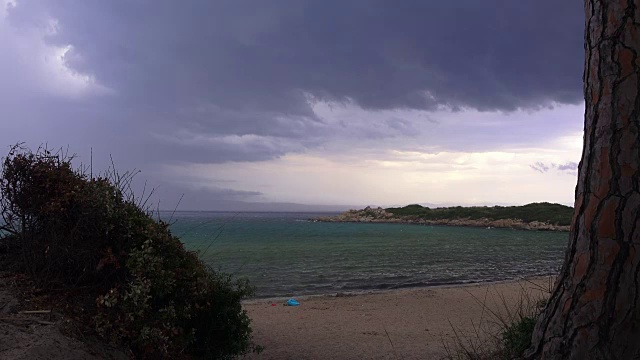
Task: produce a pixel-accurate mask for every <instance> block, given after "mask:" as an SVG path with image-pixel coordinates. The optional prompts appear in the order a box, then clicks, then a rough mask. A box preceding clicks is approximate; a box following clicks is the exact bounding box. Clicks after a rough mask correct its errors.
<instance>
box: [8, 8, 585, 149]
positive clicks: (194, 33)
mask: <svg viewBox="0 0 640 360" xmlns="http://www.w3.org/2000/svg"><path fill="white" fill-rule="evenodd" d="M34 4H37V6H38V7H40V6H46V7H45V8H39V9H40V10H39V12H35V11H34V10H33V9H34V7H35V6H36V5H32V4H31V3H30V2H29V1H27V0H24V1H20V2H19V3H18V6H17V8H16V9H14V11H12V17H13V22H14V23H18V24H24V23H27V24H29V23H30V22H29V21H28V19H30V17H29V15H30V14H32V13H36V14H39V13H41V12H42V11H45V12H46V13H47V14H50V15H51V16H53V17H54V18H56V19H58V20H59V27H58V28H59V31H58V34H57V35H55V36H53V37H51V39H50V40H51V41H52V42H54V43H58V44H63V45H66V44H72V45H73V46H74V49H73V50H72V51H71V52H70V53H68V54H67V57H66V62H67V64H68V65H69V66H70V67H71V68H73V69H75V70H78V71H80V72H84V73H90V74H94V75H95V77H96V79H97V81H98V82H99V83H101V84H103V85H105V86H107V87H109V88H112V89H114V90H115V91H116V92H117V93H118V94H119V95H118V96H119V99H120V100H121V103H120V104H119V106H121V107H124V108H127V109H130V110H132V111H134V110H135V111H141V112H143V114H144V115H146V116H143V117H142V118H140V119H138V120H139V121H155V122H162V121H169V122H174V121H183V122H185V123H191V124H194V125H199V124H204V126H205V129H204V130H205V131H208V132H215V133H217V134H220V133H232V134H246V133H252V134H254V133H259V134H269V133H277V135H278V136H294V137H295V136H297V137H299V136H304V134H305V125H306V124H305V121H306V122H309V121H317V119H314V115H313V113H312V111H311V110H310V108H309V105H308V102H309V101H313V100H326V101H337V102H345V101H354V102H356V103H357V104H358V105H360V106H362V107H364V108H371V109H392V108H415V109H433V108H434V107H436V106H438V105H445V106H450V107H453V108H457V107H472V108H477V109H481V110H513V109H516V108H537V107H540V106H545V105H548V104H550V103H551V102H560V103H577V102H579V101H581V99H582V94H581V73H582V27H583V11H582V5H581V3H580V2H578V1H563V2H557V1H553V0H544V1H526V2H522V1H510V0H493V1H476V0H467V1H457V2H455V3H450V2H427V1H418V0H415V1H410V0H406V1H402V2H396V1H381V0H371V1H358V0H354V1H343V0H340V1H300V0H289V1H286V0H283V1H270V2H264V1H187V2H176V1H82V2H77V1H49V2H46V3H45V4H46V5H42V3H41V2H34ZM202 108H208V111H199V110H198V109H202ZM230 112H240V114H241V117H242V119H240V120H239V121H230V119H233V120H237V119H234V116H233V115H230V114H229V113H230ZM278 116H299V117H301V119H304V121H303V122H302V125H301V126H299V127H298V128H295V127H294V128H292V129H289V128H288V127H283V126H280V127H276V128H274V127H273V125H274V119H276V118H277V117H278ZM236 117H237V116H236Z"/></svg>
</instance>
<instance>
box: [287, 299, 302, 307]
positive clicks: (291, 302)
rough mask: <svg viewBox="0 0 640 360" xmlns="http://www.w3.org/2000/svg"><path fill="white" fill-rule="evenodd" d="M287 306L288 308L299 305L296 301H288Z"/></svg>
mask: <svg viewBox="0 0 640 360" xmlns="http://www.w3.org/2000/svg"><path fill="white" fill-rule="evenodd" d="M287 305H289V306H298V305H300V303H299V302H298V301H297V300H296V299H289V300H288V301H287Z"/></svg>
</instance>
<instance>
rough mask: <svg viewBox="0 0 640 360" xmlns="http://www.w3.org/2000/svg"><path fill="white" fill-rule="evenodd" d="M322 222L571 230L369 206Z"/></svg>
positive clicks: (539, 223)
mask: <svg viewBox="0 0 640 360" xmlns="http://www.w3.org/2000/svg"><path fill="white" fill-rule="evenodd" d="M313 220H314V221H320V222H364V223H367V222H369V223H399V224H420V225H448V226H472V227H484V228H509V229H518V230H537V231H569V228H570V227H569V226H565V225H554V224H549V223H546V222H540V221H531V222H524V221H522V220H520V219H499V220H492V219H486V218H480V219H468V218H467V219H437V220H426V219H420V218H417V217H412V216H406V217H402V216H396V215H394V214H392V213H390V212H388V211H386V210H385V209H383V208H381V207H378V208H371V207H369V206H367V207H366V208H364V209H362V210H349V211H346V212H344V213H342V214H339V215H336V216H325V217H319V218H315V219H313Z"/></svg>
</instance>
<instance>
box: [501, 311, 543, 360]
mask: <svg viewBox="0 0 640 360" xmlns="http://www.w3.org/2000/svg"><path fill="white" fill-rule="evenodd" d="M535 326H536V318H535V317H533V316H523V317H521V318H520V319H519V320H518V321H516V322H514V323H511V324H508V325H507V326H506V327H505V329H504V330H503V333H502V345H503V351H504V354H505V358H507V359H512V358H515V357H519V356H522V354H524V352H525V350H527V348H529V345H531V337H532V336H533V329H534V328H535Z"/></svg>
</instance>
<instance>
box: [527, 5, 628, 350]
mask: <svg viewBox="0 0 640 360" xmlns="http://www.w3.org/2000/svg"><path fill="white" fill-rule="evenodd" d="M585 13H586V27H585V71H584V78H583V80H584V96H585V105H586V108H585V132H584V148H583V152H582V160H581V162H580V166H579V172H578V184H577V186H576V194H575V195H576V199H575V210H574V217H573V223H572V226H571V233H570V241H569V245H568V248H567V253H566V255H565V262H564V265H563V267H562V270H561V273H560V275H559V277H558V280H557V282H556V285H555V288H554V290H553V292H552V294H551V298H550V300H549V302H548V304H547V306H546V308H545V311H544V312H543V314H542V315H541V316H540V319H539V320H538V323H537V325H536V328H535V330H534V335H533V339H532V345H531V348H530V349H529V350H528V352H527V355H526V357H527V358H529V359H640V302H639V297H640V275H639V274H640V218H639V208H640V185H639V184H640V171H639V169H640V152H639V145H640V132H639V130H640V121H639V116H640V97H639V94H638V93H639V87H640V82H639V76H640V57H639V54H640V0H628V1H626V0H585Z"/></svg>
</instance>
